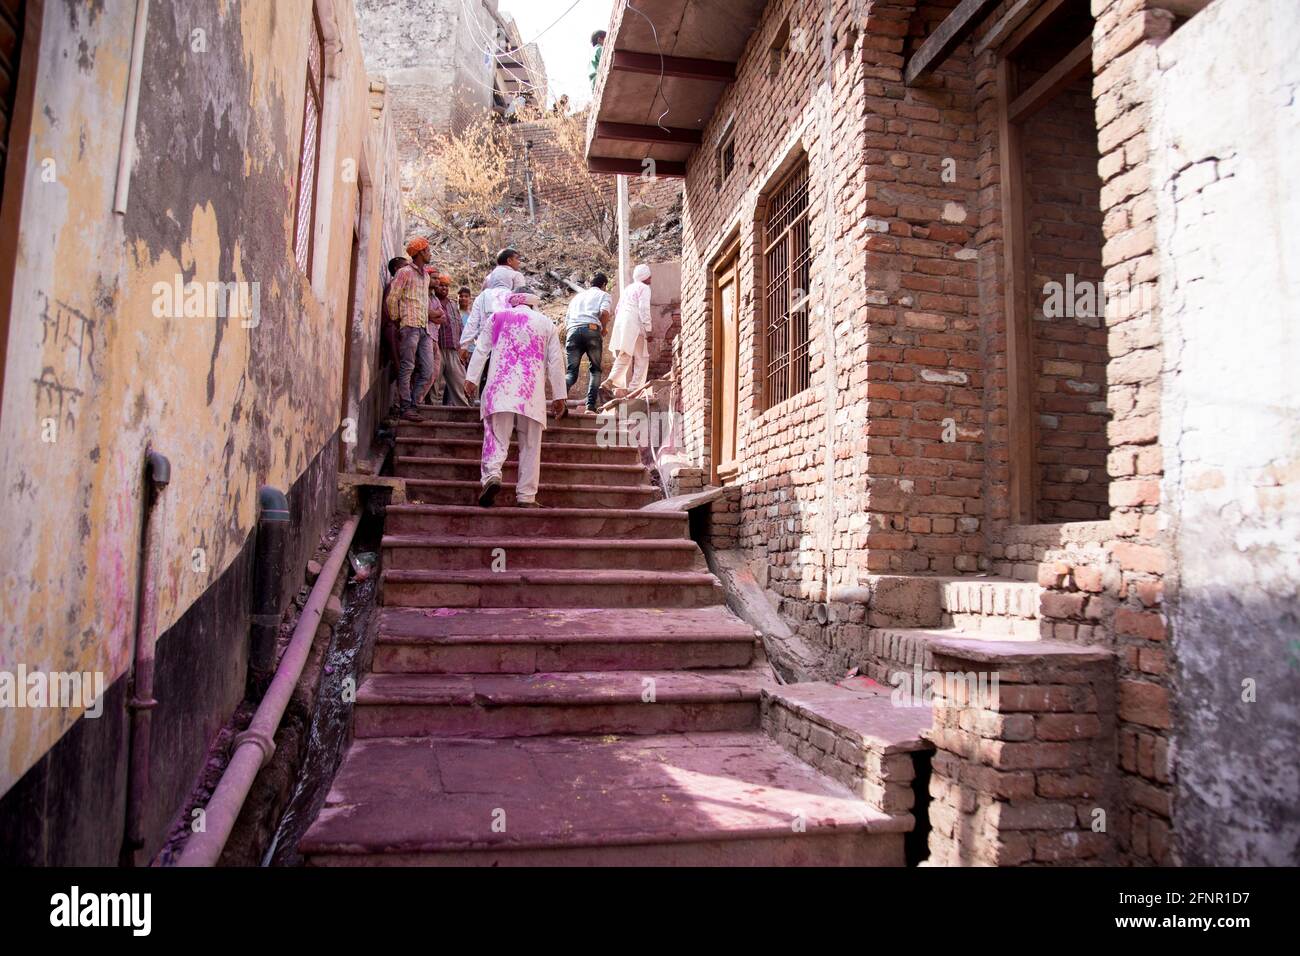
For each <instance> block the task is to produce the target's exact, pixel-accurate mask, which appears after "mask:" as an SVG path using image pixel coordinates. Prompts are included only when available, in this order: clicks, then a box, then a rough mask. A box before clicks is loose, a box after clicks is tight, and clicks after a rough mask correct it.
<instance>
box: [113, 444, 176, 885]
mask: <svg viewBox="0 0 1300 956" xmlns="http://www.w3.org/2000/svg"><path fill="white" fill-rule="evenodd" d="M171 474H172V466H171V462H169V461H168V460H167V459H166V457H164V456H163V455H160V454H158V453H157V452H155V451H151V452H149V453H148V454H147V455H146V457H145V512H144V557H143V560H142V562H141V568H140V597H139V601H140V610H139V612H138V614H137V615H136V623H135V664H134V667H133V669H132V677H131V696H130V698H129V699H128V700H127V708H128V710H129V711H130V734H131V745H130V750H129V753H128V757H127V759H128V761H129V769H128V771H127V772H128V774H129V783H128V789H127V804H126V834H125V837H126V838H125V840H123V843H122V853H121V857H122V861H121V862H122V865H123V866H139V865H140V854H141V852H142V851H143V850H144V807H145V801H146V799H147V798H148V795H149V745H150V739H151V736H152V735H151V730H152V728H153V710H154V708H155V707H157V706H158V701H156V700H154V696H153V665H154V645H155V641H156V640H157V633H156V632H157V626H158V564H159V560H160V555H161V551H162V537H163V521H162V512H161V510H160V509H159V499H160V498H161V497H162V493H163V489H165V488H166V487H167V485H168V484H169V483H170V482H171Z"/></svg>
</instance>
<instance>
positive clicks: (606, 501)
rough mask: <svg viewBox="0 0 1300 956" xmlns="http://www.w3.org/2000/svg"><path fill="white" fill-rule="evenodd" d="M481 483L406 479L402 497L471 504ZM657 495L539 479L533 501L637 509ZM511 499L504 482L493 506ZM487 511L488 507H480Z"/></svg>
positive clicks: (649, 488) (649, 489) (639, 488)
mask: <svg viewBox="0 0 1300 956" xmlns="http://www.w3.org/2000/svg"><path fill="white" fill-rule="evenodd" d="M481 490H482V486H481V485H480V484H479V482H478V480H477V479H476V480H474V481H436V480H426V479H423V478H408V479H407V480H406V497H407V500H408V501H414V502H419V503H424V504H433V505H472V504H475V503H476V502H477V501H478V497H479V493H480V491H481ZM659 498H660V494H659V490H658V489H657V488H655V487H654V486H653V485H625V486H621V487H612V486H609V485H578V484H565V483H560V484H554V483H547V482H543V483H541V484H540V485H538V488H537V500H538V501H539V502H541V503H542V504H543V505H546V506H547V507H551V508H614V509H626V508H640V507H643V506H644V505H648V504H650V502H652V501H656V500H658V499H659ZM514 501H515V484H514V482H510V481H504V482H502V483H501V490H500V492H498V494H497V499H496V502H495V504H496V506H497V507H509V506H510V505H512V504H513V503H514ZM483 510H485V511H486V510H489V509H483Z"/></svg>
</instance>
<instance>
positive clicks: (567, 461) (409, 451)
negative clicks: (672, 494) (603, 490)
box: [396, 435, 641, 465]
mask: <svg viewBox="0 0 1300 956" xmlns="http://www.w3.org/2000/svg"><path fill="white" fill-rule="evenodd" d="M396 454H397V456H398V457H399V458H454V459H456V460H458V461H472V462H474V463H475V464H476V465H477V464H478V462H479V461H480V460H481V458H482V455H483V438H482V436H481V435H480V436H479V437H477V438H441V439H440V438H403V439H401V440H400V441H398V443H397V452H396ZM506 460H507V461H518V460H519V446H518V445H516V444H514V443H513V442H512V443H511V445H510V453H509V456H508V458H507V459H506ZM547 463H552V464H564V465H586V464H592V465H600V464H605V465H638V464H640V463H641V452H640V451H639V450H638V449H636V448H600V447H598V446H596V445H555V444H547V443H545V442H543V443H542V464H543V465H545V464H547Z"/></svg>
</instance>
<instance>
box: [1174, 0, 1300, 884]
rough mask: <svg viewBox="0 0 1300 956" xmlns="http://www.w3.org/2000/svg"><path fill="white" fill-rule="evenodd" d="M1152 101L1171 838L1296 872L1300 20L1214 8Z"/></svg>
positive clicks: (1187, 39)
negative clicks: (1168, 569) (1168, 547)
mask: <svg viewBox="0 0 1300 956" xmlns="http://www.w3.org/2000/svg"><path fill="white" fill-rule="evenodd" d="M1155 84H1156V88H1155V93H1156V95H1155V100H1154V103H1155V113H1154V117H1153V124H1152V129H1151V136H1152V156H1153V161H1154V165H1155V168H1154V185H1155V186H1156V188H1157V190H1158V229H1159V232H1158V240H1157V241H1158V246H1159V249H1160V256H1161V263H1160V268H1161V277H1160V282H1161V296H1160V297H1161V302H1162V325H1163V337H1164V346H1165V373H1164V389H1163V410H1162V435H1161V444H1162V446H1163V448H1164V456H1165V468H1166V471H1165V487H1164V501H1165V505H1166V507H1165V510H1166V512H1167V514H1169V515H1170V521H1171V526H1170V531H1171V540H1172V550H1173V554H1172V558H1173V568H1174V577H1173V579H1172V580H1171V581H1170V582H1169V583H1170V585H1171V591H1170V605H1169V609H1168V610H1169V613H1170V615H1171V623H1172V632H1173V641H1174V644H1173V650H1174V654H1175V658H1176V666H1177V672H1176V673H1177V677H1176V679H1177V695H1176V700H1177V713H1176V715H1175V720H1176V725H1175V727H1176V736H1175V747H1176V751H1175V753H1176V758H1175V767H1176V780H1175V800H1176V802H1175V807H1174V830H1175V833H1176V834H1177V835H1178V846H1179V854H1180V857H1181V859H1182V860H1183V862H1185V863H1206V864H1229V865H1231V864H1248V863H1254V864H1292V865H1294V864H1296V863H1297V862H1300V861H1298V860H1297V847H1298V846H1300V759H1297V756H1296V748H1297V743H1300V593H1298V588H1300V190H1298V189H1297V186H1296V179H1297V176H1300V4H1296V3H1290V2H1286V3H1279V2H1276V0H1217V2H1215V3H1214V4H1212V5H1211V6H1209V7H1208V8H1206V9H1205V10H1204V11H1203V12H1202V13H1200V14H1198V15H1197V16H1195V17H1194V18H1192V19H1191V20H1190V21H1189V22H1188V23H1186V24H1185V25H1184V26H1183V27H1181V28H1180V29H1179V30H1178V31H1177V32H1176V33H1175V34H1174V35H1173V36H1172V37H1171V38H1170V39H1169V40H1167V41H1166V42H1165V43H1164V44H1163V45H1162V46H1161V47H1160V50H1159V72H1158V74H1157V76H1156V78H1155ZM1244 681H1253V682H1254V686H1255V692H1256V695H1257V696H1256V700H1255V702H1254V703H1248V702H1245V701H1243V699H1242V696H1243V690H1244V688H1243V682H1244Z"/></svg>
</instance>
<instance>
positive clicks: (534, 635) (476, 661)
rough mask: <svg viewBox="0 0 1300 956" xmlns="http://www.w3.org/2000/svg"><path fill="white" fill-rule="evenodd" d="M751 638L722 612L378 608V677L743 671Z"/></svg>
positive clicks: (717, 608) (710, 609)
mask: <svg viewBox="0 0 1300 956" xmlns="http://www.w3.org/2000/svg"><path fill="white" fill-rule="evenodd" d="M754 640H755V635H754V631H753V630H752V629H751V628H750V627H749V625H748V624H746V623H745V622H744V621H742V620H740V619H739V618H738V617H736V616H735V615H734V614H732V613H731V612H730V611H729V610H727V609H726V608H725V607H723V606H714V607H703V608H672V609H664V610H660V609H654V610H650V611H640V612H638V613H636V614H628V613H627V612H626V611H622V610H607V609H603V608H576V609H553V608H544V609H537V608H475V609H473V610H464V609H455V608H438V609H436V610H433V609H423V608H396V607H387V608H382V609H380V612H379V626H378V634H377V637H376V640H375V655H374V671H375V672H377V673H428V674H457V673H460V674H533V673H548V672H557V671H620V670H648V671H654V670H692V669H698V668H737V667H746V666H748V665H749V663H750V662H751V660H752V658H753V652H754Z"/></svg>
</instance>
